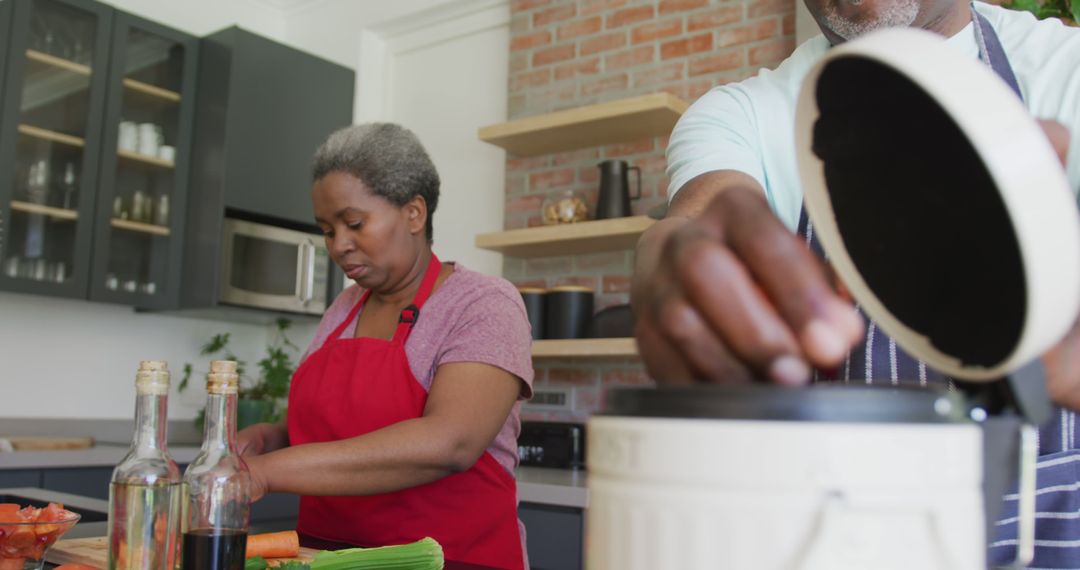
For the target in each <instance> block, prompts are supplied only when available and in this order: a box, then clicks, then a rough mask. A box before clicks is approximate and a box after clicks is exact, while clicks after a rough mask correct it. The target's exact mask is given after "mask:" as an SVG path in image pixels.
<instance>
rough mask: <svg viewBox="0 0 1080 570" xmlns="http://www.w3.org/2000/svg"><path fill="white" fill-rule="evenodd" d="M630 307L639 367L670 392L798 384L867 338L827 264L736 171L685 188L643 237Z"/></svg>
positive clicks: (703, 177)
mask: <svg viewBox="0 0 1080 570" xmlns="http://www.w3.org/2000/svg"><path fill="white" fill-rule="evenodd" d="M631 302H632V304H633V307H634V312H635V315H636V320H637V325H636V330H635V335H636V337H637V341H638V348H639V350H640V352H641V355H642V358H643V360H644V361H645V365H646V367H647V368H648V370H649V373H650V375H651V376H652V377H653V378H656V379H657V381H659V382H665V383H686V382H691V381H695V380H704V381H712V382H747V381H752V380H766V381H773V382H778V383H782V384H789V385H799V384H804V383H806V382H807V381H808V380H809V378H810V372H811V367H813V366H816V367H823V368H830V367H835V366H837V365H839V363H840V362H841V361H842V360H843V359H844V357H845V356H846V354H847V353H848V351H849V350H850V349H851V348H852V347H853V346H855V345H856V344H857V343H858V342H860V341H861V340H862V333H863V326H862V322H861V320H860V319H859V317H858V316H857V315H856V313H855V311H854V309H853V308H852V306H851V305H850V304H848V303H846V302H844V301H843V300H842V299H841V298H840V297H839V296H838V295H837V294H836V292H835V291H834V290H833V289H832V287H831V286H830V284H829V279H828V278H827V274H826V272H825V271H824V269H823V266H822V264H821V263H820V262H819V261H818V260H817V259H816V258H815V257H814V255H813V253H811V252H810V250H809V249H808V248H807V247H806V245H805V244H804V243H803V242H802V241H800V240H799V239H798V238H797V237H796V236H795V235H794V234H793V233H792V232H791V231H790V230H788V229H787V228H786V227H785V226H784V225H783V224H782V223H781V222H780V220H779V219H777V218H776V217H775V216H774V215H773V213H772V212H771V210H770V209H769V206H768V203H767V202H766V201H765V198H764V192H763V190H762V189H761V187H760V185H758V184H757V183H756V181H754V180H753V179H752V178H750V177H749V176H746V175H744V174H742V173H738V172H733V171H723V172H711V173H706V174H703V175H701V176H698V177H697V178H695V179H693V180H691V181H690V182H689V183H687V184H686V186H685V187H684V188H683V189H682V190H681V191H680V192H679V194H678V195H677V196H676V198H675V200H674V201H673V202H672V206H671V209H670V211H669V213H668V218H666V219H665V220H662V221H661V222H660V223H657V224H656V225H655V226H653V227H652V228H650V230H649V231H647V232H646V233H645V234H644V235H643V236H642V238H641V240H640V241H639V244H638V260H637V267H636V268H635V272H634V282H633V287H632V291H631Z"/></svg>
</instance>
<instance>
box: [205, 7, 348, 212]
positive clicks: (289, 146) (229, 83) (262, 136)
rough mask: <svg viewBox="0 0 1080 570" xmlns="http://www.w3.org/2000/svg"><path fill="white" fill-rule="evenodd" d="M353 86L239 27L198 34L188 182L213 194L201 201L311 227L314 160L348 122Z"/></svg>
mask: <svg viewBox="0 0 1080 570" xmlns="http://www.w3.org/2000/svg"><path fill="white" fill-rule="evenodd" d="M353 82H354V74H353V71H352V70H350V69H348V68H345V67H342V66H340V65H337V64H334V63H330V62H328V61H325V60H323V59H320V58H317V57H315V56H312V55H309V54H307V53H304V52H302V51H299V50H297V49H293V48H290V47H288V46H285V45H282V44H279V43H277V42H274V41H271V40H269V39H266V38H264V37H261V36H258V35H256V34H253V33H251V32H248V31H246V30H243V29H240V28H237V27H232V28H227V29H225V30H222V31H219V32H216V33H214V34H211V35H209V36H207V37H206V38H204V39H203V40H202V45H201V47H200V59H199V76H198V85H199V87H198V91H199V98H198V104H197V106H196V120H195V123H196V133H195V149H196V151H195V157H194V158H195V160H194V163H193V170H192V180H193V181H194V183H195V184H194V185H195V187H196V188H199V189H200V190H202V192H203V194H210V195H215V196H213V197H210V198H209V199H208V197H207V196H201V197H200V198H199V203H200V204H207V205H214V204H217V205H219V207H220V206H221V205H223V206H224V207H225V208H228V209H231V210H239V211H241V212H245V213H247V214H248V215H255V216H265V217H269V218H272V219H276V220H287V221H290V222H294V223H298V224H303V225H306V226H309V227H313V226H314V223H315V222H314V220H313V213H312V208H311V196H310V193H309V190H310V188H311V156H312V153H313V152H314V151H315V148H316V147H317V146H318V145H319V143H321V142H322V141H323V140H324V139H325V138H326V137H327V135H329V134H330V133H331V132H333V131H334V130H337V129H339V128H341V127H344V126H347V125H350V124H352V111H353ZM216 194H219V195H220V197H218V196H216ZM211 207H213V206H211ZM217 214H218V216H220V215H221V214H222V212H221V211H218V212H217Z"/></svg>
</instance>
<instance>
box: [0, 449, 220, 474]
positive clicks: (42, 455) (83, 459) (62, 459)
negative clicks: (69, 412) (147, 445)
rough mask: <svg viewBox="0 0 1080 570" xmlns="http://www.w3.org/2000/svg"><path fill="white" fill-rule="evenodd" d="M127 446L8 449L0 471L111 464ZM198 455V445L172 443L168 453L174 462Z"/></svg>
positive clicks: (188, 459) (0, 455) (116, 461)
mask: <svg viewBox="0 0 1080 570" xmlns="http://www.w3.org/2000/svg"><path fill="white" fill-rule="evenodd" d="M127 452H128V446H126V445H102V444H98V445H95V446H94V447H90V448H87V449H64V450H58V451H11V452H7V453H0V470H3V469H49V468H65V467H113V466H115V465H116V464H117V463H120V460H121V459H123V458H124V456H125V455H127ZM198 454H199V447H198V446H175V447H170V448H169V455H172V458H173V459H174V460H176V462H177V463H190V462H191V460H193V459H195V456H196V455H198Z"/></svg>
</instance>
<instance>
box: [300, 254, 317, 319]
mask: <svg viewBox="0 0 1080 570" xmlns="http://www.w3.org/2000/svg"><path fill="white" fill-rule="evenodd" d="M300 247H301V249H302V250H303V255H304V271H303V274H302V275H301V279H303V281H302V285H303V290H302V291H303V293H302V294H301V295H300V301H301V302H303V303H304V304H305V305H306V304H308V303H310V302H311V300H312V299H314V298H315V257H316V254H317V251H316V249H315V245H314V244H312V243H311V242H310V241H305V242H304V243H302V244H300Z"/></svg>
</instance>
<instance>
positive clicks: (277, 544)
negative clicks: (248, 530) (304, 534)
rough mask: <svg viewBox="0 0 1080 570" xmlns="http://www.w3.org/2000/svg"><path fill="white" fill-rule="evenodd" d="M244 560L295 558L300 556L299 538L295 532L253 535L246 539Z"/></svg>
mask: <svg viewBox="0 0 1080 570" xmlns="http://www.w3.org/2000/svg"><path fill="white" fill-rule="evenodd" d="M244 556H245V557H246V558H253V557H255V556H262V557H263V558H295V557H297V556H300V536H299V535H297V534H296V531H295V530H284V531H281V532H268V533H265V534H253V535H251V536H249V537H248V539H247V552H246V553H245V554H244Z"/></svg>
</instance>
